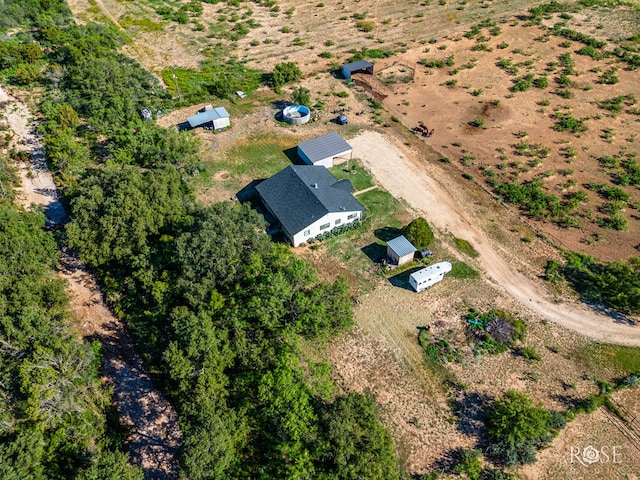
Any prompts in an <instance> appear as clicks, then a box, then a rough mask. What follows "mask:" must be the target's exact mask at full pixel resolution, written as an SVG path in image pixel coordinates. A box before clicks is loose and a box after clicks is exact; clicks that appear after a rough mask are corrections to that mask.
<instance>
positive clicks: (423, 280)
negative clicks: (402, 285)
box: [409, 262, 452, 292]
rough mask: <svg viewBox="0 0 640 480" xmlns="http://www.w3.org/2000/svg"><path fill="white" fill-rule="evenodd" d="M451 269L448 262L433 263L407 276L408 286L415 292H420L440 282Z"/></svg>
mask: <svg viewBox="0 0 640 480" xmlns="http://www.w3.org/2000/svg"><path fill="white" fill-rule="evenodd" d="M451 268H452V265H451V263H449V262H440V263H434V264H433V265H430V266H428V267H426V268H423V269H421V270H418V271H417V272H413V273H412V274H411V275H410V276H409V284H410V285H411V286H412V287H413V289H414V290H415V291H416V292H421V291H423V290H426V289H427V288H429V287H430V286H432V285H435V284H436V283H438V282H440V281H441V280H442V279H443V278H444V276H445V274H447V273H449V272H450V271H451Z"/></svg>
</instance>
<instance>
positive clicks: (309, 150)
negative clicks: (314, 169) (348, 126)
mask: <svg viewBox="0 0 640 480" xmlns="http://www.w3.org/2000/svg"><path fill="white" fill-rule="evenodd" d="M352 154H353V148H351V145H349V144H348V143H347V142H346V141H345V140H344V138H342V137H341V136H340V135H338V133H337V132H331V133H327V134H326V135H322V136H320V137H316V138H312V139H311V140H307V141H306V142H302V143H300V144H298V155H300V158H302V160H303V161H304V163H306V164H307V165H319V166H322V167H327V168H329V167H333V159H334V158H337V157H344V156H346V155H349V157H351V156H352Z"/></svg>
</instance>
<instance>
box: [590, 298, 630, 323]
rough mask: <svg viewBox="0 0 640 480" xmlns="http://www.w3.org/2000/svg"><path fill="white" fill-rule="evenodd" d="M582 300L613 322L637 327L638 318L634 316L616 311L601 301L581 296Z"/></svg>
mask: <svg viewBox="0 0 640 480" xmlns="http://www.w3.org/2000/svg"><path fill="white" fill-rule="evenodd" d="M581 296H582V295H581ZM582 300H583V302H584V303H585V305H587V306H588V307H589V308H591V309H592V310H593V311H595V312H596V313H599V314H600V315H603V316H605V317H609V318H610V319H611V320H613V323H618V324H621V325H627V326H629V327H637V326H638V325H639V324H640V320H638V318H635V317H633V316H631V315H628V314H626V313H623V312H616V311H615V310H612V309H610V308H608V307H606V306H605V305H603V304H601V303H597V302H594V301H588V300H586V299H585V298H584V297H582Z"/></svg>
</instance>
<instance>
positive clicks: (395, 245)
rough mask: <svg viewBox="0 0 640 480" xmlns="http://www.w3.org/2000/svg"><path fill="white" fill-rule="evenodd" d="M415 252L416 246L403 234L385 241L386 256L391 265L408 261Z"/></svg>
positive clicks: (398, 264)
mask: <svg viewBox="0 0 640 480" xmlns="http://www.w3.org/2000/svg"><path fill="white" fill-rule="evenodd" d="M415 252H416V247H414V246H413V245H412V244H411V242H410V241H409V240H407V237H405V236H404V235H400V236H399V237H396V238H394V239H392V240H389V241H388V242H387V257H388V258H389V260H390V261H391V264H392V265H397V266H400V265H404V264H405V263H408V262H410V261H411V260H413V255H414V253H415Z"/></svg>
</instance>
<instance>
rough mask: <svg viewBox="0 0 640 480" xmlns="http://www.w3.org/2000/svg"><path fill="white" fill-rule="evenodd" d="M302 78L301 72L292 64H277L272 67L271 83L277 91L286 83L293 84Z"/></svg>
mask: <svg viewBox="0 0 640 480" xmlns="http://www.w3.org/2000/svg"><path fill="white" fill-rule="evenodd" d="M301 77H302V71H301V70H300V68H299V67H298V65H296V64H295V63H294V62H283V63H278V64H276V65H275V66H274V67H273V76H272V83H273V86H274V88H276V89H279V88H280V87H282V86H283V85H286V84H287V83H291V82H295V81H297V80H299V79H300V78H301Z"/></svg>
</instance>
